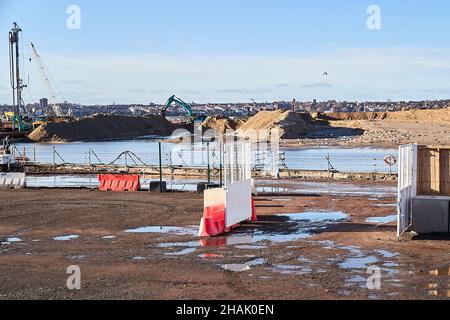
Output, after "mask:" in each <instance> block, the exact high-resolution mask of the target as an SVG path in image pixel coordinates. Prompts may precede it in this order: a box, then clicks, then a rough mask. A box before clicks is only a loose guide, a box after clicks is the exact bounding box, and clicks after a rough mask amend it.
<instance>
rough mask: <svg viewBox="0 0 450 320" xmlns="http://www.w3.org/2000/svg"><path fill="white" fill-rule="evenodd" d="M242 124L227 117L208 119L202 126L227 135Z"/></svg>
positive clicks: (240, 121)
mask: <svg viewBox="0 0 450 320" xmlns="http://www.w3.org/2000/svg"><path fill="white" fill-rule="evenodd" d="M242 123H243V121H242V120H238V119H230V118H227V117H208V118H207V119H206V120H205V121H204V122H203V124H202V125H203V126H204V127H207V128H210V129H215V130H217V131H218V132H219V133H226V132H227V131H229V130H233V131H234V130H236V129H237V128H238V127H239V126H240V125H242Z"/></svg>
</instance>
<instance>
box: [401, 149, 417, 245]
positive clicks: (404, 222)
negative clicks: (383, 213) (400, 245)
mask: <svg viewBox="0 0 450 320" xmlns="http://www.w3.org/2000/svg"><path fill="white" fill-rule="evenodd" d="M417 153H418V145H417V144H411V145H405V146H401V147H400V148H399V163H398V219H397V220H398V221H397V236H398V237H399V238H400V237H401V236H402V235H403V233H405V232H406V231H408V229H409V228H410V227H411V223H412V200H413V198H414V197H415V196H416V194H417V185H416V181H417Z"/></svg>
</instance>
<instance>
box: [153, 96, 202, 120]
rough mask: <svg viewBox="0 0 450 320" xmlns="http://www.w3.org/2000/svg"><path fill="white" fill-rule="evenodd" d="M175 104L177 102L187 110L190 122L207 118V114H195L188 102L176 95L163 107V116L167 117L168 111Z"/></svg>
mask: <svg viewBox="0 0 450 320" xmlns="http://www.w3.org/2000/svg"><path fill="white" fill-rule="evenodd" d="M173 104H177V105H179V106H180V107H182V108H183V109H184V110H186V111H187V113H188V116H189V120H188V122H189V123H194V122H203V121H205V120H206V116H204V115H200V116H198V115H194V112H193V111H192V108H191V106H190V105H188V104H187V103H186V102H184V101H183V100H181V99H180V98H178V97H177V96H175V95H173V96H171V97H170V98H169V99H168V100H167V102H166V104H165V106H164V108H163V109H162V111H161V115H162V116H163V118H166V112H167V110H168V109H169V108H170V107H171V106H172V105H173Z"/></svg>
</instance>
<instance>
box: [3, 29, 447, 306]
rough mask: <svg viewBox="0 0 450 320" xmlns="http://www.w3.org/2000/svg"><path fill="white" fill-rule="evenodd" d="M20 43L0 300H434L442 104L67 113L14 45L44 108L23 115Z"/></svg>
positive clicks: (7, 142)
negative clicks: (42, 92) (72, 273)
mask: <svg viewBox="0 0 450 320" xmlns="http://www.w3.org/2000/svg"><path fill="white" fill-rule="evenodd" d="M21 32H22V29H21V28H20V27H19V25H18V24H16V23H14V25H13V27H12V29H11V31H10V32H9V52H10V60H9V61H10V80H11V86H12V91H13V109H12V110H11V111H9V112H6V113H5V114H4V115H2V119H1V133H0V137H1V139H2V140H3V147H2V148H1V149H0V159H1V164H2V173H0V197H1V198H2V208H1V209H0V299H1V300H7V299H8V300H15V299H42V300H47V299H48V300H53V299H58V300H59V299H63V300H64V299H94V300H98V299H139V300H141V299H142V300H173V299H177V300H178V299H183V300H199V299H200V300H303V299H308V300H316V299H319V300H334V299H337V300H347V299H349V300H360V299H361V300H404V299H406V300H422V299H430V300H434V299H437V300H444V299H449V298H450V242H449V241H448V240H449V239H450V161H449V159H450V146H449V144H448V142H449V141H450V109H449V108H443V109H437V110H413V111H397V112H355V113H344V112H341V113H322V112H314V113H306V112H298V111H297V110H295V104H294V107H293V108H292V110H271V111H260V112H257V113H255V114H251V113H250V112H249V114H247V115H246V116H242V117H227V116H223V115H206V114H196V113H195V112H194V111H193V108H192V107H191V105H190V104H189V103H186V102H185V101H184V100H182V99H181V98H179V97H178V96H177V95H172V96H170V97H169V98H168V100H167V102H166V103H165V105H164V106H163V108H162V109H161V111H160V113H159V114H152V115H145V116H122V115H114V114H106V113H97V114H94V115H91V116H87V117H75V116H74V115H73V112H72V111H71V110H70V109H69V110H66V109H65V108H62V107H60V106H59V105H58V104H57V103H56V101H57V100H58V99H59V97H58V96H60V95H61V94H60V93H58V89H57V88H56V86H55V85H54V84H53V82H54V81H53V80H52V77H51V75H50V73H49V71H48V70H47V68H46V66H45V64H44V62H43V59H42V57H41V56H40V54H39V53H38V51H37V47H36V46H35V45H34V44H33V43H32V42H30V43H28V47H29V50H30V52H31V59H32V62H33V63H35V64H36V66H37V68H38V70H39V73H40V75H41V78H42V79H41V80H42V83H43V85H44V86H45V87H46V88H47V89H48V92H49V97H50V103H49V104H48V106H47V108H46V109H45V112H43V113H39V114H38V113H36V112H35V110H29V109H28V108H27V107H26V104H25V103H24V101H23V97H22V92H23V90H25V89H26V84H25V83H24V80H23V75H22V73H21V65H20V59H21V57H20V55H19V54H20V52H21V51H20V50H21V49H20V48H21V43H20V41H22V38H21ZM174 107H177V108H181V109H182V110H184V111H185V117H184V119H183V120H182V121H173V120H172V119H170V111H171V109H172V108H174ZM25 199H26V201H25ZM69 266H77V267H79V268H80V269H81V270H82V278H81V284H80V288H81V289H78V288H77V289H76V290H72V289H70V288H69V286H68V285H67V277H68V274H67V272H66V271H67V268H68V267H69ZM374 276H376V277H375V278H374Z"/></svg>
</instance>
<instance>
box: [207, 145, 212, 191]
mask: <svg viewBox="0 0 450 320" xmlns="http://www.w3.org/2000/svg"><path fill="white" fill-rule="evenodd" d="M206 153H207V159H208V183H211V164H210V162H209V142H207V143H206Z"/></svg>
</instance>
